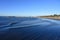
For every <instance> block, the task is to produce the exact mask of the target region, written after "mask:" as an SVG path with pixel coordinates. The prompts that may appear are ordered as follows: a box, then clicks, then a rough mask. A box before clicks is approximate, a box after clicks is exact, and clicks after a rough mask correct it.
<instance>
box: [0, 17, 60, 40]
mask: <svg viewBox="0 0 60 40" xmlns="http://www.w3.org/2000/svg"><path fill="white" fill-rule="evenodd" d="M0 40H60V21H58V20H50V19H41V18H40V19H39V18H15V17H12V18H7V17H0Z"/></svg>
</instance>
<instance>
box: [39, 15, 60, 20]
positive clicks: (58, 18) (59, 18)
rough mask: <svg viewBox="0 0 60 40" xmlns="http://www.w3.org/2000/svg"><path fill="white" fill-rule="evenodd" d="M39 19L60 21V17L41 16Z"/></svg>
mask: <svg viewBox="0 0 60 40" xmlns="http://www.w3.org/2000/svg"><path fill="white" fill-rule="evenodd" d="M39 18H47V19H54V20H60V16H39Z"/></svg>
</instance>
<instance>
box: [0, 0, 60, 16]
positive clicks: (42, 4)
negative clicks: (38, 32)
mask: <svg viewBox="0 0 60 40" xmlns="http://www.w3.org/2000/svg"><path fill="white" fill-rule="evenodd" d="M50 14H60V0H0V15H1V16H39V15H40V16H41V15H50Z"/></svg>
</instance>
